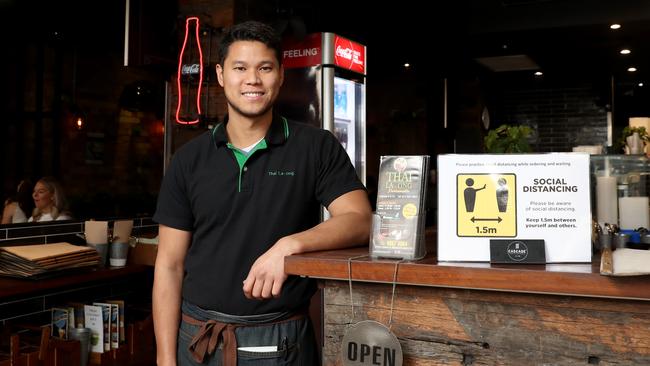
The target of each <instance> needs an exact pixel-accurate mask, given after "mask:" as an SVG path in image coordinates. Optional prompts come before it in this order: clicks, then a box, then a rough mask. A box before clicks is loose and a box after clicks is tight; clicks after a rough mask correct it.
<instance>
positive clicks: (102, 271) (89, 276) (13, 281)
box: [0, 264, 152, 299]
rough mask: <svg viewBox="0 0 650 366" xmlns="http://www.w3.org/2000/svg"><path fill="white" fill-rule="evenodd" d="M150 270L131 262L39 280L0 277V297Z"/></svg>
mask: <svg viewBox="0 0 650 366" xmlns="http://www.w3.org/2000/svg"><path fill="white" fill-rule="evenodd" d="M151 271H152V267H150V266H145V265H137V264H133V265H128V266H126V267H121V268H111V267H106V268H99V267H97V268H86V269H79V270H77V271H75V272H71V273H68V274H61V275H57V276H56V277H52V278H47V279H41V280H31V279H17V278H11V277H0V299H7V298H10V297H13V296H24V295H37V294H40V293H43V292H47V291H50V290H53V289H60V288H65V287H75V286H78V285H80V284H86V283H91V282H94V281H105V280H110V279H114V278H115V279H116V278H120V277H125V276H130V275H134V274H142V273H147V272H151Z"/></svg>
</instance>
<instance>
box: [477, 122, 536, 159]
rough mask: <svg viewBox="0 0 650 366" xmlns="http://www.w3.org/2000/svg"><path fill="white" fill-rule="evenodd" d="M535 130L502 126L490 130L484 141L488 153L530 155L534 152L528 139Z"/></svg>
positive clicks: (526, 127)
mask: <svg viewBox="0 0 650 366" xmlns="http://www.w3.org/2000/svg"><path fill="white" fill-rule="evenodd" d="M532 133H533V130H532V129H531V128H530V127H528V126H523V125H522V126H510V125H501V126H499V127H498V128H496V129H494V130H490V131H489V132H488V134H487V136H485V138H484V139H483V142H484V143H485V151H486V152H488V153H528V152H531V151H532V148H531V147H530V144H529V143H528V138H529V137H530V135H532Z"/></svg>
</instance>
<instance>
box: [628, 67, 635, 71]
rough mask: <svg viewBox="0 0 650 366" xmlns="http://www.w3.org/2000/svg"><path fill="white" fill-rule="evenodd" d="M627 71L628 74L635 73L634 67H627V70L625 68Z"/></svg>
mask: <svg viewBox="0 0 650 366" xmlns="http://www.w3.org/2000/svg"><path fill="white" fill-rule="evenodd" d="M627 71H629V72H635V71H636V67H628V68H627Z"/></svg>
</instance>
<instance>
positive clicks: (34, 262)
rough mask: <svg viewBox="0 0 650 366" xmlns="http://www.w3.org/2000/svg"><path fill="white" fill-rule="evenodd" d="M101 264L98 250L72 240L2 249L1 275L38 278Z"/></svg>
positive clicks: (0, 257) (0, 251)
mask: <svg viewBox="0 0 650 366" xmlns="http://www.w3.org/2000/svg"><path fill="white" fill-rule="evenodd" d="M97 264H99V255H98V254H97V251H96V250H95V249H93V248H89V247H82V246H76V245H72V244H69V243H54V244H40V245H24V246H15V247H1V248H0V275H6V276H13V277H25V278H37V277H44V276H47V275H51V274H54V273H58V272H60V271H64V270H68V269H72V268H79V267H87V266H96V265H97Z"/></svg>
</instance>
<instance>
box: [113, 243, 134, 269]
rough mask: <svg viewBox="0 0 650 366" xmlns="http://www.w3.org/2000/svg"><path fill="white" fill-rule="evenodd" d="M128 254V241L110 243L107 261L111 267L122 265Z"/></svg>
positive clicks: (124, 263)
mask: <svg viewBox="0 0 650 366" xmlns="http://www.w3.org/2000/svg"><path fill="white" fill-rule="evenodd" d="M128 254H129V244H128V243H111V247H110V257H109V263H110V265H111V267H124V266H125V265H126V257H127V255H128Z"/></svg>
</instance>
